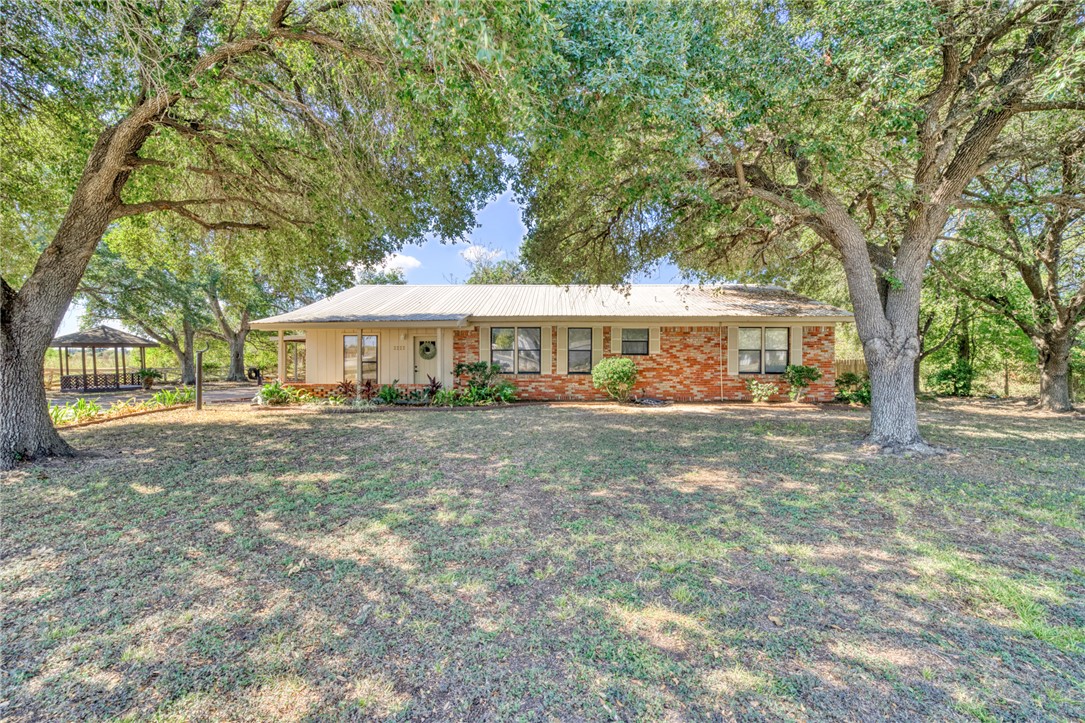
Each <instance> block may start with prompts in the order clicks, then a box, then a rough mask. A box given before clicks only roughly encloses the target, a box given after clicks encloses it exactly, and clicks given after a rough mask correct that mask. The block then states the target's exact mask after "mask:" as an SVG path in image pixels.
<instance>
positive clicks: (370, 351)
mask: <svg viewBox="0 0 1085 723" xmlns="http://www.w3.org/2000/svg"><path fill="white" fill-rule="evenodd" d="M361 380H362V381H363V382H366V381H371V382H373V383H374V384H376V383H377V335H376V334H363V335H362V379H361Z"/></svg>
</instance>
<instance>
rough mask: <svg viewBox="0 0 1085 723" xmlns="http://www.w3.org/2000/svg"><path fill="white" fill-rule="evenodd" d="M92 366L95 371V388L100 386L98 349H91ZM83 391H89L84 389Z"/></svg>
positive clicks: (93, 347)
mask: <svg viewBox="0 0 1085 723" xmlns="http://www.w3.org/2000/svg"><path fill="white" fill-rule="evenodd" d="M90 366H91V368H92V369H94V374H93V377H92V378H93V380H94V386H98V347H96V346H92V347H91V348H90ZM83 391H87V390H86V389H84V390H83Z"/></svg>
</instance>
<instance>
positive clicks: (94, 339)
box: [49, 326, 158, 347]
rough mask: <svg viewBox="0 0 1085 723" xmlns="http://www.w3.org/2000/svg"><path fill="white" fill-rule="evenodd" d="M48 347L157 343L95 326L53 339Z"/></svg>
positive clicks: (110, 328) (124, 332)
mask: <svg viewBox="0 0 1085 723" xmlns="http://www.w3.org/2000/svg"><path fill="white" fill-rule="evenodd" d="M49 346H146V347H152V346H158V342H157V341H151V340H150V339H144V338H143V337H141V336H136V335H135V334H129V333H128V332H127V331H121V330H120V329H114V328H113V327H112V326H95V327H93V328H91V329H85V330H84V331H77V332H75V333H73V334H65V335H64V336H58V337H57V338H55V339H53V341H52V343H51V344H50V345H49Z"/></svg>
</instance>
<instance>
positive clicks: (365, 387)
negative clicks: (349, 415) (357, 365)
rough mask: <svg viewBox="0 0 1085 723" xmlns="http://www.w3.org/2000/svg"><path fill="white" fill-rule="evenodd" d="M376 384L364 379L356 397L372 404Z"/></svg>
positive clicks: (375, 394)
mask: <svg viewBox="0 0 1085 723" xmlns="http://www.w3.org/2000/svg"><path fill="white" fill-rule="evenodd" d="M377 389H378V387H377V384H376V382H374V381H373V380H372V379H366V380H365V383H364V384H362V385H361V386H360V387H358V397H359V398H361V400H362V401H363V402H372V401H373V400H374V399H375V398H376V396H377Z"/></svg>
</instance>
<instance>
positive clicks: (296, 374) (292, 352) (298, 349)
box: [286, 341, 305, 382]
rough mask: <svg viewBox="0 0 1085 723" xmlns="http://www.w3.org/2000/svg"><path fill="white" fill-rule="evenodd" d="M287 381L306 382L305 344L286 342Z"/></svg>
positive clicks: (301, 342) (302, 342)
mask: <svg viewBox="0 0 1085 723" xmlns="http://www.w3.org/2000/svg"><path fill="white" fill-rule="evenodd" d="M286 379H287V381H291V382H304V381H305V342H304V341H288V342H286Z"/></svg>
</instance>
